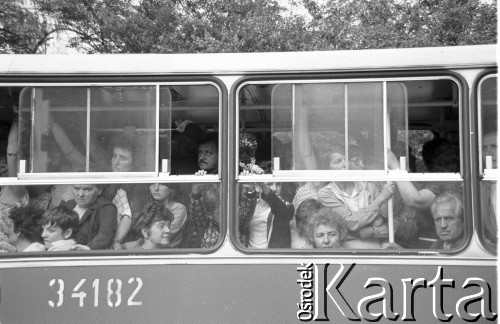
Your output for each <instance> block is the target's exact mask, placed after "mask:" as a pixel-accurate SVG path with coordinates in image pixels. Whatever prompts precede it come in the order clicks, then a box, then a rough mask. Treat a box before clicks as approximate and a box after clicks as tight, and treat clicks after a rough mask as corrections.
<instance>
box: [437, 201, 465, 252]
mask: <svg viewBox="0 0 500 324" xmlns="http://www.w3.org/2000/svg"><path fill="white" fill-rule="evenodd" d="M430 209H431V214H432V218H433V219H434V224H435V226H436V233H437V235H438V237H439V239H438V240H437V241H436V242H434V244H432V246H431V249H444V250H452V249H455V248H459V247H460V246H461V245H462V244H463V243H464V238H465V237H464V218H463V204H462V200H461V197H459V196H458V194H456V193H449V192H444V193H442V194H441V195H439V196H437V197H436V198H435V199H434V201H433V202H432V204H431V207H430Z"/></svg>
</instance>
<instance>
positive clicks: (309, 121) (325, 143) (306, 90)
mask: <svg viewBox="0 0 500 324" xmlns="http://www.w3.org/2000/svg"><path fill="white" fill-rule="evenodd" d="M271 100H272V101H271V103H272V106H271V107H272V118H271V119H272V126H271V127H272V131H271V132H272V147H271V149H272V152H271V155H272V157H273V158H276V157H278V158H279V159H280V160H279V161H280V166H279V169H282V170H311V169H318V170H327V169H330V170H338V169H348V170H360V169H378V170H380V169H383V151H384V150H383V145H384V142H383V141H384V136H383V122H384V121H383V114H382V112H383V92H382V83H381V82H365V83H343V82H342V83H318V84H292V85H289V84H283V85H277V86H276V87H275V88H274V89H273V91H272V98H271ZM306 134H307V135H306ZM340 153H342V154H340ZM335 154H337V155H339V156H340V155H342V156H345V157H346V158H345V160H346V161H349V163H346V162H344V163H342V162H338V163H337V165H335V163H333V164H330V162H329V160H330V159H331V155H335ZM313 155H315V157H314V158H312V156H313ZM361 160H364V161H365V164H362V161H361ZM341 164H344V165H341Z"/></svg>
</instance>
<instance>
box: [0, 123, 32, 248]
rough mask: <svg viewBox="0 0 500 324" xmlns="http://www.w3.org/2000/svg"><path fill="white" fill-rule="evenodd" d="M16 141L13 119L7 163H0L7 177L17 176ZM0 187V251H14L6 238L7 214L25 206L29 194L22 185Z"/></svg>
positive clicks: (8, 228) (8, 229)
mask: <svg viewBox="0 0 500 324" xmlns="http://www.w3.org/2000/svg"><path fill="white" fill-rule="evenodd" d="M17 143H18V123H17V121H15V122H13V123H12V125H11V127H10V130H9V135H8V140H7V163H6V164H4V165H0V168H1V169H2V174H5V175H6V176H8V177H17V161H18V156H17V149H18V146H17ZM0 189H1V191H0V251H4V252H5V251H15V250H16V249H15V248H14V246H12V245H11V244H10V243H9V239H8V233H9V232H10V223H11V221H10V219H9V214H10V212H11V210H12V209H13V208H16V207H23V206H26V205H27V204H28V200H29V196H28V193H27V192H26V189H25V187H24V186H6V185H2V186H1V187H0Z"/></svg>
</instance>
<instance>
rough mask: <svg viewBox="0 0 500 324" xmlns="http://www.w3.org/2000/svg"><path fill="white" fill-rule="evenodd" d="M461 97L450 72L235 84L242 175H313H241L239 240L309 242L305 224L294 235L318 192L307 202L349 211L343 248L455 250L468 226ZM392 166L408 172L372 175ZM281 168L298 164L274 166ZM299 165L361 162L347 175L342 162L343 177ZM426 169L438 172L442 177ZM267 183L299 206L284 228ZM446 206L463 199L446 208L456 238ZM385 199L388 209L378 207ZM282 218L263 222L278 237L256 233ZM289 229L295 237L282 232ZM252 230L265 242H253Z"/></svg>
mask: <svg viewBox="0 0 500 324" xmlns="http://www.w3.org/2000/svg"><path fill="white" fill-rule="evenodd" d="M459 107H460V91H459V87H458V84H457V83H456V82H455V81H454V80H451V79H450V78H435V79H425V80H420V79H416V78H415V79H411V80H397V81H374V82H354V81H349V82H344V81H339V82H328V83H327V82H323V83H321V82H318V83H293V84H290V83H280V84H272V83H270V84H260V83H259V84H247V85H245V86H243V87H242V88H241V91H240V93H239V108H240V109H239V113H240V114H239V116H240V121H239V122H240V140H239V171H240V172H242V173H241V174H240V175H242V176H248V175H250V176H251V175H252V174H254V173H257V174H261V173H269V176H268V177H269V179H271V178H272V176H271V175H270V174H271V173H273V175H274V179H276V180H278V179H279V180H282V179H283V180H284V179H286V177H288V176H290V177H294V176H295V175H297V176H299V177H301V178H304V180H305V181H307V180H308V177H309V176H308V174H311V176H310V177H311V178H310V180H309V181H307V182H300V183H297V182H294V181H296V180H291V179H289V180H288V181H284V182H279V181H276V182H269V183H259V182H258V181H259V178H258V177H255V180H256V181H257V182H256V183H254V184H252V185H250V182H248V181H250V180H249V179H248V178H245V177H241V180H242V182H240V183H239V192H240V194H239V198H238V199H239V201H238V206H239V218H238V235H239V242H240V244H241V245H242V246H243V247H247V248H255V249H258V248H259V247H265V246H266V244H265V239H267V244H268V245H267V247H268V248H271V247H272V248H277V247H278V248H283V247H285V248H288V247H291V248H293V249H301V248H311V245H310V244H309V245H308V244H305V243H304V242H306V239H305V237H304V235H305V234H304V233H305V232H304V231H303V232H302V238H301V239H299V241H300V242H299V243H297V241H295V242H294V237H293V236H294V235H296V234H297V225H296V224H297V217H298V216H297V213H298V211H299V210H302V208H301V207H300V203H301V202H303V201H309V200H312V201H315V202H311V201H309V202H308V203H309V204H312V205H314V204H316V205H317V206H316V207H317V208H321V207H328V208H333V209H334V210H336V214H337V216H338V217H340V218H341V219H342V220H343V221H344V223H345V225H346V227H347V233H348V235H347V237H352V239H349V240H346V241H345V242H344V244H343V245H342V247H343V248H350V249H383V248H397V249H413V250H420V249H436V250H457V249H460V248H462V247H464V246H465V242H466V239H467V237H466V233H469V231H466V228H465V226H466V224H470V221H469V220H466V219H464V218H463V210H464V209H463V203H464V196H463V183H462V181H463V180H462V177H461V152H460V136H459V134H460V124H459V121H460V117H459V115H460V109H459ZM277 163H279V165H277ZM255 164H256V165H257V166H258V167H255V166H254V165H255ZM266 165H267V167H268V169H269V170H267V171H265V170H264V169H265V167H264V166H266ZM259 168H260V169H262V170H259ZM394 169H398V170H403V171H402V172H404V173H405V174H406V178H407V179H408V180H407V181H406V180H405V181H395V182H392V183H391V182H381V181H379V180H377V181H371V177H373V176H374V174H375V175H377V176H378V177H380V175H381V174H382V173H380V172H379V173H370V172H366V173H365V171H369V170H372V171H377V170H378V171H384V172H387V171H388V170H394ZM276 170H287V171H297V172H295V173H294V172H282V173H276V172H275V171H276ZM302 170H311V171H313V170H337V171H343V170H350V171H355V172H351V173H349V174H350V175H351V174H352V176H350V178H351V179H352V181H350V180H347V179H346V174H345V173H343V172H342V173H340V172H339V173H338V177H337V176H335V175H334V174H337V173H331V176H326V173H324V174H322V176H321V175H320V174H318V173H304V172H300V171H302ZM399 172H401V171H399ZM426 173H439V174H440V175H439V176H438V178H439V180H438V179H436V177H432V178H431V177H429V175H426ZM384 174H387V173H384ZM328 175H330V173H328ZM330 177H331V179H330ZM339 177H340V178H339ZM269 179H268V180H266V181H270V180H269ZM274 179H273V180H274ZM323 179H324V180H323ZM260 181H262V180H260ZM321 181H323V182H321ZM266 184H268V185H273V184H274V185H275V186H276V187H279V190H278V191H276V189H274V191H275V192H276V193H278V192H279V194H278V196H279V198H280V199H279V201H281V202H286V204H291V205H293V207H294V216H293V217H292V218H291V219H290V220H289V222H290V228H289V230H288V231H286V230H285V227H286V226H285V225H284V224H285V223H286V222H285V221H283V220H282V219H281V218H276V215H275V214H274V213H273V212H271V207H270V206H271V204H270V203H268V202H266V199H263V197H265V195H264V196H263V194H262V190H263V188H262V186H263V185H266ZM277 184H279V186H277ZM252 188H253V189H254V190H252ZM272 191H273V190H272ZM252 192H253V193H252ZM272 196H273V194H271V197H272ZM440 196H441V197H440ZM448 196H451V197H448ZM436 197H440V198H439V199H440V200H439V201H438V200H436V202H439V204H441V203H442V204H443V206H444V207H443V206H439V205H438V207H439V208H438V207H436V208H435V210H436V211H435V214H433V212H432V211H431V206H432V204H433V202H434V201H435V198H436ZM252 199H254V201H253V202H252V203H251V204H249V201H252ZM441 200H442V201H441ZM318 202H319V204H318ZM266 203H267V205H266ZM372 203H373V205H371V204H372ZM286 204H285V205H286ZM458 205H460V206H458ZM283 206H284V205H283ZM389 206H392V209H391V210H389V208H391V207H389ZM450 206H453V207H457V208H456V209H455V210H454V211H453V215H451V216H450V217H451V218H454V219H456V221H457V223H459V225H457V226H456V229H454V230H453V232H454V235H452V237H451V238H450V237H447V232H448V229H449V228H448V227H447V222H448V220H446V221H442V222H440V221H439V220H438V219H439V217H440V216H439V215H437V214H438V213H439V212H440V211H441V209H446V208H448V207H450ZM264 207H265V208H267V209H265V210H266V211H265V212H264V209H263V208H264ZM441 207H442V208H441ZM384 209H385V211H384V213H381V215H375V214H376V213H377V212H379V211H380V210H384ZM448 209H450V210H451V207H450V208H448ZM458 211H460V212H458ZM266 213H267V214H266ZM382 214H383V216H382ZM270 215H274V216H270ZM311 215H312V214H311ZM311 215H309V216H310V217H312V216H311ZM288 216H289V215H286V217H288ZM286 217H285V218H286ZM299 217H300V215H299ZM389 218H391V219H392V224H391V226H389V221H388V220H389ZM277 221H278V222H279V221H283V222H282V223H280V224H281V225H283V228H281V229H278V230H277V231H275V232H274V233H272V234H270V233H271V232H269V231H268V232H267V234H268V235H274V237H267V238H266V236H265V235H260V234H259V236H258V238H252V239H250V236H251V235H253V234H251V233H252V229H253V230H257V233H261V234H262V233H263V232H262V231H260V230H259V228H260V229H261V230H262V229H263V228H265V227H264V225H265V223H266V222H267V226H268V230H269V229H274V228H275V226H277V225H278V223H276V222H277ZM438 223H440V224H439V226H438ZM360 224H361V225H360ZM379 226H380V227H379ZM370 231H372V232H373V233H372V234H370ZM389 231H392V234H393V235H389V234H390V233H389ZM279 233H281V234H279ZM294 233H295V234H294ZM279 235H282V236H283V237H284V238H283V239H282V241H280V244H278V245H275V244H274V243H272V242H273V240H275V239H276V236H279ZM289 235H291V238H290V240H288V238H285V236H286V237H289ZM369 235H374V236H375V237H370V239H371V238H374V239H376V240H375V241H376V243H377V244H372V243H373V242H368V241H370V240H369V239H367V237H368V236H369ZM254 239H255V240H257V241H258V242H260V243H252V242H253V241H254ZM296 239H297V238H295V240H296ZM356 239H357V240H360V239H361V241H360V242H358V241H356ZM386 241H387V242H386ZM285 242H289V243H290V244H288V243H285ZM367 242H368V243H367ZM309 243H311V242H310V240H309ZM351 243H352V244H351Z"/></svg>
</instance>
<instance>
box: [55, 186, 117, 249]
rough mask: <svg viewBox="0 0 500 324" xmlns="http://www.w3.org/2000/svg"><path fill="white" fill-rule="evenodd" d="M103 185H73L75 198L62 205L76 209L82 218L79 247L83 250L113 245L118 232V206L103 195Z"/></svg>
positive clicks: (63, 202)
mask: <svg viewBox="0 0 500 324" xmlns="http://www.w3.org/2000/svg"><path fill="white" fill-rule="evenodd" d="M102 190H103V188H102V185H98V184H75V185H73V197H74V199H73V200H70V201H62V202H61V205H60V206H65V207H66V208H68V209H70V210H73V211H75V212H76V213H77V214H78V217H79V220H80V226H79V228H78V237H77V243H78V245H77V247H76V249H82V250H88V249H90V250H102V249H107V248H109V247H111V246H112V244H113V239H114V237H115V233H116V214H117V211H116V206H115V205H114V204H112V203H111V202H110V201H108V200H106V199H105V198H103V197H101V193H102Z"/></svg>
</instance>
